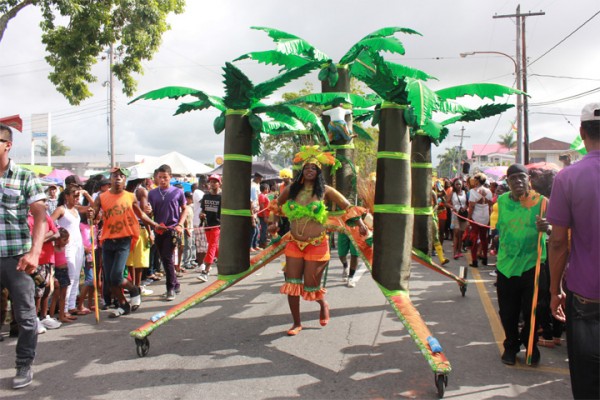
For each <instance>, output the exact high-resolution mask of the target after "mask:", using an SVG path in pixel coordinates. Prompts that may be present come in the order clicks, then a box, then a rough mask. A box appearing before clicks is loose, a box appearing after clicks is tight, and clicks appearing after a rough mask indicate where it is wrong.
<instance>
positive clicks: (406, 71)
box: [386, 61, 438, 81]
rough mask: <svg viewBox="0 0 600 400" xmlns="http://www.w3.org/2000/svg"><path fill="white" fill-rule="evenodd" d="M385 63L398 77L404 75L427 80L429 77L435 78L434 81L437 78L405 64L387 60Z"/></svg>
mask: <svg viewBox="0 0 600 400" xmlns="http://www.w3.org/2000/svg"><path fill="white" fill-rule="evenodd" d="M386 65H387V66H388V67H389V68H390V70H391V71H392V72H393V73H394V74H395V75H396V76H399V77H400V76H405V77H407V78H414V79H420V80H422V81H427V80H429V79H435V80H436V81H437V80H438V79H437V78H436V77H435V76H431V75H429V74H428V73H426V72H424V71H421V70H419V69H416V68H411V67H407V66H406V65H401V64H396V63H393V62H389V61H386Z"/></svg>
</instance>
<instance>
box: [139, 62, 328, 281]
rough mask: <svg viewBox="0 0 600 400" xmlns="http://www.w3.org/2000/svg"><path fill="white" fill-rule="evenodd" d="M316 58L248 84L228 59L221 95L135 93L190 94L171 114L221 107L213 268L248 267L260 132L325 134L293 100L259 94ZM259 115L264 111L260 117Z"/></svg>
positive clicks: (232, 271)
mask: <svg viewBox="0 0 600 400" xmlns="http://www.w3.org/2000/svg"><path fill="white" fill-rule="evenodd" d="M318 65H319V64H318V63H314V62H313V63H305V64H303V65H301V66H299V67H297V68H293V69H289V70H287V71H286V72H284V73H282V74H280V75H278V76H276V77H275V78H273V79H270V80H268V81H265V82H263V83H260V84H257V85H254V84H253V83H252V82H251V81H250V80H249V79H248V77H247V76H246V75H245V74H244V73H243V72H242V71H241V70H239V69H238V68H237V67H236V66H234V65H233V64H231V63H225V67H223V71H224V73H223V77H224V78H225V79H224V84H225V96H224V97H223V98H221V97H218V96H211V95H208V94H206V93H205V92H203V91H201V90H197V89H192V88H187V87H179V86H168V87H164V88H162V89H157V90H154V91H151V92H148V93H146V94H143V95H141V96H139V97H137V98H135V99H134V100H133V101H131V102H130V104H131V103H133V102H135V101H138V100H140V99H145V100H157V99H165V98H168V99H179V98H180V97H183V96H192V97H196V98H197V100H195V101H193V102H185V103H182V104H180V105H179V107H178V109H177V111H176V112H175V115H178V114H182V113H186V112H190V111H198V110H204V109H207V108H210V107H214V108H216V109H218V110H219V111H221V115H219V116H218V117H217V118H216V119H215V121H214V124H213V125H214V129H215V132H216V133H217V134H218V133H221V132H222V131H223V130H224V131H225V146H224V147H225V149H224V152H225V155H224V159H225V162H224V165H223V188H222V190H223V200H222V201H223V202H222V207H221V227H222V229H223V231H224V232H227V234H226V235H221V238H220V242H219V249H220V251H219V253H220V257H219V274H221V275H237V274H239V273H242V272H244V271H246V270H247V269H248V268H249V267H250V258H249V253H248V249H249V248H250V235H248V232H250V229H251V219H250V217H251V216H252V214H251V211H250V209H249V199H250V182H249V181H250V176H251V171H252V156H253V155H258V154H259V153H260V151H261V135H260V134H261V132H264V133H271V134H277V133H281V132H282V131H284V130H290V131H294V130H298V129H305V130H310V131H312V132H316V133H315V134H316V135H319V136H321V137H323V138H325V139H326V138H327V134H326V132H325V128H324V127H323V125H322V124H321V121H320V119H319V118H318V117H317V116H316V115H315V114H313V113H312V112H310V111H308V110H305V109H303V108H302V107H299V106H296V105H293V104H278V105H266V104H264V103H262V102H261V100H262V99H264V98H265V97H267V96H269V95H271V94H272V93H274V92H275V91H276V90H278V89H280V88H281V87H283V86H285V85H286V84H287V83H289V82H290V81H292V80H294V79H297V78H299V77H301V76H304V75H305V74H307V73H308V72H310V71H312V70H313V69H315V68H317V67H318ZM261 115H264V116H266V117H267V120H266V121H263V118H261Z"/></svg>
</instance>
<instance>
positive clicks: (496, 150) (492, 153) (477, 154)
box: [467, 143, 515, 170]
mask: <svg viewBox="0 0 600 400" xmlns="http://www.w3.org/2000/svg"><path fill="white" fill-rule="evenodd" d="M467 158H468V162H469V163H470V164H471V167H472V168H478V169H480V170H481V169H484V168H486V167H491V166H495V165H510V164H512V163H514V162H515V151H514V150H509V149H507V148H506V147H504V146H503V145H501V144H498V143H488V144H474V145H473V148H472V149H467Z"/></svg>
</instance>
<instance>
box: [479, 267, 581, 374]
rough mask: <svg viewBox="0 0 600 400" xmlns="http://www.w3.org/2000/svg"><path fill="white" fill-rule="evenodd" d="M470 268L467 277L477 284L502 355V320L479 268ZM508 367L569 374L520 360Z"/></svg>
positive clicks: (565, 371) (564, 370)
mask: <svg viewBox="0 0 600 400" xmlns="http://www.w3.org/2000/svg"><path fill="white" fill-rule="evenodd" d="M470 270H471V273H472V274H473V279H469V281H470V282H475V285H477V292H479V298H480V299H481V303H482V305H483V310H484V311H485V313H486V315H487V317H488V321H489V322H490V327H491V328H492V333H493V334H494V339H495V340H496V345H497V346H498V354H500V355H502V352H503V351H504V345H503V343H504V329H503V328H502V322H501V321H500V317H499V316H498V313H497V312H496V309H495V307H494V306H493V304H492V299H490V296H489V294H488V291H487V289H486V287H485V285H484V282H485V281H484V280H483V279H481V275H480V274H479V270H478V269H476V268H470ZM507 367H508V366H507ZM510 368H517V369H521V370H527V371H533V372H551V373H555V374H561V375H569V369H568V368H556V367H545V366H538V367H531V366H529V365H526V364H522V363H520V362H518V363H517V364H515V365H513V366H510Z"/></svg>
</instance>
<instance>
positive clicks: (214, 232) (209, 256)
mask: <svg viewBox="0 0 600 400" xmlns="http://www.w3.org/2000/svg"><path fill="white" fill-rule="evenodd" d="M205 233H206V241H207V242H208V249H207V250H206V256H204V265H206V266H209V265H210V264H212V263H213V262H214V261H215V258H217V257H219V237H220V236H221V228H220V227H214V228H213V227H209V228H207V229H206V230H205Z"/></svg>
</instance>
